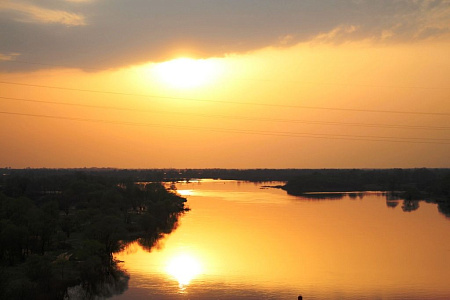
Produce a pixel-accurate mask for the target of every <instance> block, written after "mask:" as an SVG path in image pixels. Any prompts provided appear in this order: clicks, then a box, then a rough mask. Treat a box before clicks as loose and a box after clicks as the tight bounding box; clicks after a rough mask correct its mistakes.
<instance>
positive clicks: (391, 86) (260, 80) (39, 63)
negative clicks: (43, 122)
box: [0, 59, 450, 90]
mask: <svg viewBox="0 0 450 300" xmlns="http://www.w3.org/2000/svg"><path fill="white" fill-rule="evenodd" d="M0 62H3V63H5V62H6V63H20V64H28V65H37V66H46V67H58V68H67V69H80V70H92V71H100V72H101V71H107V70H108V68H92V67H74V66H69V65H61V64H52V63H43V62H33V61H24V60H18V59H13V60H2V61H0ZM154 63H158V62H154ZM232 80H245V81H259V82H281V81H282V82H292V83H300V84H312V85H337V86H358V87H370V88H390V89H423V90H443V89H450V87H448V86H445V87H442V86H439V87H437V86H404V85H374V84H362V83H354V82H353V83H336V82H314V81H304V80H302V81H300V80H286V79H284V80H276V79H264V78H236V77H233V78H232Z"/></svg>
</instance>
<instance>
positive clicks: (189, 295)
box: [114, 180, 450, 300]
mask: <svg viewBox="0 0 450 300" xmlns="http://www.w3.org/2000/svg"><path fill="white" fill-rule="evenodd" d="M272 184H274V183H272ZM275 184H276V183H275ZM177 189H178V192H179V193H180V194H182V195H184V196H185V197H186V198H187V200H188V202H187V203H188V205H189V207H190V208H191V209H192V210H191V211H190V212H188V213H186V214H185V215H183V216H182V217H181V218H180V222H179V223H180V224H179V227H178V228H177V229H176V230H175V231H174V232H173V233H172V234H170V235H168V236H166V237H165V238H164V239H163V240H162V241H161V242H160V244H159V245H158V247H157V248H155V249H153V250H152V252H151V253H149V252H146V251H144V250H142V248H141V247H140V246H139V245H138V244H132V245H131V246H130V247H129V248H128V249H126V250H125V251H124V252H122V253H119V254H117V255H116V258H118V259H120V260H123V261H124V263H123V264H122V266H123V268H124V269H126V270H127V272H128V273H129V274H130V276H131V277H130V281H129V288H128V290H127V291H126V292H125V293H124V294H122V295H120V296H116V297H114V299H116V300H119V299H297V296H298V295H303V298H304V299H450V219H449V218H446V217H445V216H444V215H443V214H441V213H439V212H438V209H437V205H435V204H429V203H426V202H420V203H419V206H420V207H419V208H418V209H416V210H414V211H409V212H408V211H404V209H402V206H403V201H398V202H392V201H389V202H388V201H387V200H386V197H385V196H383V195H382V194H376V193H370V194H365V195H364V197H362V196H361V195H345V196H344V197H343V198H341V199H332V200H331V199H328V200H312V199H307V198H301V197H295V196H289V195H287V194H286V192H285V191H283V190H279V189H273V188H270V189H267V188H262V185H261V184H254V183H247V182H236V181H213V180H205V181H201V182H192V183H178V184H177ZM410 207H412V208H414V207H415V205H412V206H410Z"/></svg>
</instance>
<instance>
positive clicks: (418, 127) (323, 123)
mask: <svg viewBox="0 0 450 300" xmlns="http://www.w3.org/2000/svg"><path fill="white" fill-rule="evenodd" d="M0 99H7V100H13V101H24V102H31V103H41V104H55V105H66V106H75V107H87V108H98V109H110V110H119V111H135V112H139V113H159V114H176V115H185V116H196V117H205V118H223V119H232V120H248V121H263V122H280V123H297V124H314V125H328V126H350V127H370V128H395V129H409V130H411V129H412V130H418V129H422V130H449V129H450V127H446V126H423V125H422V126H415V125H398V124H375V123H347V122H329V121H328V122H326V121H306V120H294V119H274V118H254V117H244V116H227V115H215V114H198V113H182V112H168V111H159V110H142V109H136V108H126V107H115V106H102V105H91V104H79V103H67V102H56V101H46V100H36V99H24V98H14V97H2V96H0Z"/></svg>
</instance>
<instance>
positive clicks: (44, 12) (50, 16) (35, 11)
mask: <svg viewBox="0 0 450 300" xmlns="http://www.w3.org/2000/svg"><path fill="white" fill-rule="evenodd" d="M1 10H3V11H11V12H15V13H16V16H15V17H14V20H15V21H19V22H26V23H59V24H64V25H68V26H82V25H86V21H85V18H84V17H83V16H82V15H80V14H76V13H71V12H68V11H64V10H55V9H48V8H43V7H39V6H36V5H34V4H29V3H20V2H10V1H6V2H1V3H0V11H1Z"/></svg>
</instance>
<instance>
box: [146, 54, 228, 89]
mask: <svg viewBox="0 0 450 300" xmlns="http://www.w3.org/2000/svg"><path fill="white" fill-rule="evenodd" d="M153 71H154V74H155V75H156V78H158V79H159V80H160V81H161V82H162V83H164V84H166V85H168V86H170V87H173V88H179V89H189V88H195V87H199V86H203V85H206V84H208V83H210V82H212V81H213V80H214V79H215V77H216V76H217V75H218V73H219V64H218V63H217V61H215V60H214V59H192V58H185V57H182V58H177V59H174V60H170V61H166V62H163V63H159V64H156V65H155V66H154V68H153Z"/></svg>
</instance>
